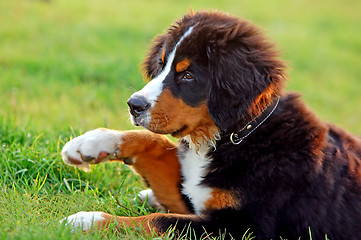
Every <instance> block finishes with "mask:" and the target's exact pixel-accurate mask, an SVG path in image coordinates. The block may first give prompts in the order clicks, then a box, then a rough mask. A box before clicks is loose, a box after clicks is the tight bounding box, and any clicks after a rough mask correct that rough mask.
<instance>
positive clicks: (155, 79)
mask: <svg viewBox="0 0 361 240" xmlns="http://www.w3.org/2000/svg"><path fill="white" fill-rule="evenodd" d="M285 69H286V66H285V63H284V62H283V61H281V60H280V59H279V54H278V51H277V50H276V49H275V47H274V45H273V44H271V43H270V42H269V40H267V38H265V37H264V35H263V34H262V33H261V32H260V30H259V29H258V28H257V27H255V26H254V25H253V24H251V23H249V22H248V21H245V20H243V19H239V18H236V17H232V16H229V15H227V14H223V13H219V12H197V13H195V14H194V13H190V14H187V15H185V16H184V17H183V19H181V20H178V21H176V22H175V23H174V24H173V25H172V26H171V27H170V28H169V29H168V30H167V31H166V32H165V33H164V34H161V35H159V36H157V37H156V38H155V39H154V43H153V46H152V48H151V50H150V52H149V54H148V55H147V57H146V58H145V61H144V70H145V75H146V77H147V78H148V79H149V82H148V84H146V86H145V87H144V88H143V89H141V90H140V91H138V92H135V93H134V94H133V95H132V96H131V97H130V98H129V100H128V105H129V110H130V116H131V121H132V122H133V123H134V124H135V125H137V126H138V125H140V126H143V127H144V128H146V129H148V130H150V131H148V130H139V131H116V130H110V129H96V130H92V131H89V132H87V133H85V134H84V135H81V136H79V137H77V138H74V139H73V140H71V141H70V142H68V143H67V144H66V145H65V146H64V149H63V150H62V156H63V159H64V161H65V162H66V163H68V164H71V165H74V166H76V167H80V168H84V169H87V168H89V164H98V163H100V162H105V161H124V162H125V163H126V164H128V165H131V166H132V167H133V169H134V170H135V171H136V172H137V173H138V174H139V175H140V176H141V177H142V178H143V179H145V182H146V183H147V184H148V186H149V188H150V189H148V190H146V191H143V192H141V195H142V196H143V197H144V198H145V197H148V198H149V200H150V201H151V203H152V204H154V205H159V206H161V207H162V209H163V210H164V212H168V213H154V214H150V215H147V216H141V217H121V216H112V215H110V214H107V213H103V212H79V213H77V214H74V215H71V216H69V217H67V218H65V219H64V221H65V222H66V224H67V225H69V226H71V227H73V228H75V227H82V228H83V230H85V231H87V230H89V229H90V228H91V227H92V225H95V226H97V227H98V228H106V227H108V225H109V224H114V223H115V222H117V224H116V225H117V227H119V228H128V227H136V226H138V227H139V226H140V227H141V228H142V229H143V231H144V233H145V234H146V233H151V232H156V233H158V234H162V233H164V232H165V231H167V230H168V229H170V228H174V229H175V233H177V234H183V233H185V232H186V229H187V228H188V229H191V230H192V231H188V232H192V234H195V235H196V236H197V237H200V238H201V237H205V236H214V237H216V236H219V235H220V234H224V236H225V238H226V239H227V238H235V239H241V238H242V236H243V235H244V233H245V232H246V231H247V230H248V229H250V232H253V233H254V235H255V236H256V239H279V238H280V237H282V238H283V239H285V238H286V239H299V238H301V239H309V231H311V232H312V238H313V239H326V237H327V238H328V239H332V240H337V239H348V240H350V239H360V238H361V140H360V138H358V137H356V136H353V135H351V134H349V133H347V132H345V131H343V130H341V129H339V128H337V127H335V126H333V125H330V124H327V123H324V122H322V121H320V120H319V119H318V118H317V117H316V116H315V115H314V113H312V112H311V111H310V110H309V109H308V108H307V107H306V106H305V105H304V103H303V102H302V101H301V99H300V96H299V95H297V94H294V93H285V92H284V91H283V87H284V82H285V80H286V79H287V75H286V72H285V71H286V70H285ZM164 134H171V135H172V136H174V137H177V138H180V141H179V143H178V144H175V143H173V142H172V141H171V140H169V139H168V138H167V137H166V136H165V135H164Z"/></svg>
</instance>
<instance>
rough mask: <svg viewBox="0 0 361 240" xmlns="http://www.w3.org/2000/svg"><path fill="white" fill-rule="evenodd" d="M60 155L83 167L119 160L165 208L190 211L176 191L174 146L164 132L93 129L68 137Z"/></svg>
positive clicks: (177, 173) (178, 174)
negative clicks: (75, 136) (129, 167)
mask: <svg viewBox="0 0 361 240" xmlns="http://www.w3.org/2000/svg"><path fill="white" fill-rule="evenodd" d="M62 155H63V159H64V161H65V162H66V163H68V164H71V165H74V166H77V167H80V168H85V169H88V168H89V164H98V163H100V162H104V161H123V162H124V163H125V164H127V165H130V166H131V167H132V168H133V169H134V170H135V171H136V172H137V173H138V174H139V175H140V176H141V177H142V178H143V179H144V180H145V182H146V184H147V185H148V186H149V187H150V188H151V189H152V190H153V194H154V196H153V197H155V198H156V199H157V200H158V202H159V203H160V204H161V206H163V208H164V209H165V210H169V211H170V212H174V213H189V212H190V211H189V209H188V208H187V205H186V203H185V201H184V200H183V198H182V195H181V193H180V184H181V172H180V164H179V162H178V157H177V147H176V145H175V143H173V142H172V141H171V140H170V139H168V138H167V137H166V136H163V135H159V134H155V133H152V132H150V131H147V130H141V131H115V130H110V129H96V130H92V131H89V132H87V133H85V134H83V135H81V136H79V137H77V138H74V139H73V140H71V141H69V142H68V143H67V144H66V145H65V146H64V148H63V150H62ZM148 193H150V192H148ZM143 196H144V195H143Z"/></svg>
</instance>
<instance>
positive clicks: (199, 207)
mask: <svg viewBox="0 0 361 240" xmlns="http://www.w3.org/2000/svg"><path fill="white" fill-rule="evenodd" d="M210 161H211V159H209V158H208V157H206V156H205V154H202V153H201V152H199V153H196V152H195V151H194V150H193V149H187V150H184V151H183V152H182V154H180V156H179V162H180V164H181V171H182V176H183V183H182V193H183V194H184V195H186V196H187V197H188V198H189V199H190V201H191V203H192V205H193V208H194V210H195V213H196V214H200V213H201V212H202V211H203V210H204V209H205V203H206V202H207V200H209V199H210V198H211V193H212V189H211V188H209V187H207V186H205V185H204V184H201V182H202V180H203V177H204V175H205V172H206V170H207V167H208V165H209V162H210Z"/></svg>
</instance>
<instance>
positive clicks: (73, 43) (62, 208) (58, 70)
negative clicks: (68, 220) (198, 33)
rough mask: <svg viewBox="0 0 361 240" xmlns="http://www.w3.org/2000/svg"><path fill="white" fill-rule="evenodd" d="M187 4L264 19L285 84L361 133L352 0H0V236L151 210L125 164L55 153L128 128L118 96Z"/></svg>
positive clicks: (52, 233)
mask: <svg viewBox="0 0 361 240" xmlns="http://www.w3.org/2000/svg"><path fill="white" fill-rule="evenodd" d="M190 8H193V9H194V10H198V9H219V10H223V11H227V12H230V13H232V14H234V15H237V16H242V17H244V18H247V19H250V20H251V21H253V22H254V23H256V24H258V25H260V26H261V27H262V28H263V29H264V30H265V32H266V34H267V35H268V36H269V37H270V38H271V39H273V41H275V42H276V43H277V44H278V46H279V49H280V50H281V51H282V53H283V54H282V55H283V58H284V59H285V60H286V61H287V62H288V64H289V66H290V70H289V75H290V81H289V83H288V89H289V90H292V91H298V92H301V93H302V94H303V95H304V99H305V100H306V102H307V103H308V105H309V106H310V107H311V108H312V109H314V110H315V112H316V113H317V114H318V115H319V116H320V118H321V119H323V120H325V121H328V122H333V123H336V124H337V125H339V126H341V127H344V128H346V129H347V130H349V131H351V132H353V133H355V134H358V135H361V125H360V124H359V123H360V120H361V111H360V107H361V97H360V94H359V92H360V87H361V78H360V76H361V31H360V29H359V23H360V22H361V15H360V13H359V9H361V2H360V1H356V0H355V1H351V0H345V1H336V0H330V1H327V3H324V2H320V1H318V2H317V1H311V0H307V1H289V0H274V1H273V0H272V1H260V0H244V1H236V0H232V1H231V0H225V1H216V0H210V1H206V0H200V1H160V0H156V1H145V0H141V1H118V0H106V1H98V0H77V1H71V0H61V1H60V0H50V1H36V0H2V1H0V16H1V19H0V103H1V104H0V189H1V191H0V210H1V213H2V214H1V215H0V239H9V238H13V239H78V238H85V239H100V238H102V236H105V237H106V238H111V239H113V238H117V236H116V234H113V233H111V232H108V233H92V234H89V235H83V234H82V233H80V232H76V233H74V234H72V233H70V232H69V231H68V229H64V226H62V225H60V224H59V223H58V221H59V220H60V219H62V218H63V217H65V216H67V215H69V214H73V213H75V212H78V211H106V212H110V213H113V214H118V215H123V216H137V215H139V214H147V213H150V212H153V211H154V210H152V209H151V208H149V207H148V206H144V205H143V204H142V203H141V202H140V201H133V198H134V196H135V195H136V192H138V191H140V190H141V189H143V188H144V186H143V185H142V183H141V182H140V179H139V178H138V177H136V176H134V174H133V173H132V172H131V171H130V170H129V169H128V168H127V167H125V166H123V165H122V164H120V163H111V164H110V163H108V164H102V165H99V166H96V167H93V170H92V171H91V172H90V173H89V174H87V173H84V172H81V171H79V170H77V169H74V168H71V167H69V166H66V165H64V164H63V163H62V160H61V157H60V154H59V153H60V150H61V148H62V146H63V145H64V143H65V142H66V141H67V140H69V139H70V137H71V136H77V135H79V134H80V133H83V132H85V131H87V130H90V129H93V128H97V127H109V128H115V129H131V128H134V127H133V126H131V124H130V122H129V120H128V113H127V107H126V104H125V102H126V99H127V98H128V97H129V96H130V94H131V93H132V92H133V91H135V89H140V88H141V86H142V85H143V84H144V83H143V81H142V74H141V72H140V67H141V61H142V58H143V56H144V55H145V52H146V50H147V48H148V47H149V44H150V41H151V39H152V38H153V37H154V36H155V34H157V33H161V32H162V31H163V30H164V29H165V28H166V27H167V26H168V25H169V24H170V23H171V22H172V21H173V20H174V19H175V18H179V17H181V16H182V15H183V14H184V13H185V12H187V11H188V10H189V9H190ZM134 234H135V235H134ZM121 236H122V238H128V239H133V238H140V237H141V236H140V235H139V234H138V235H137V234H136V233H134V232H132V231H127V232H125V233H122V234H121ZM171 236H172V235H171V233H170V234H169V236H167V237H166V238H170V237H171Z"/></svg>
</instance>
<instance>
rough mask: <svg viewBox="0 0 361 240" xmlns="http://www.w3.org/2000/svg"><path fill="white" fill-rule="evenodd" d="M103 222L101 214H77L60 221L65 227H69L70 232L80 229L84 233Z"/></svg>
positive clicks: (102, 214) (103, 218)
mask: <svg viewBox="0 0 361 240" xmlns="http://www.w3.org/2000/svg"><path fill="white" fill-rule="evenodd" d="M105 221H106V219H105V217H104V213H103V212H78V213H75V214H73V215H70V216H69V217H66V218H63V219H62V220H60V223H63V222H65V226H68V227H70V228H71V230H72V231H74V230H76V229H81V230H83V231H85V232H86V231H89V230H90V229H91V228H92V227H96V226H99V225H100V224H101V223H104V222H105Z"/></svg>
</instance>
